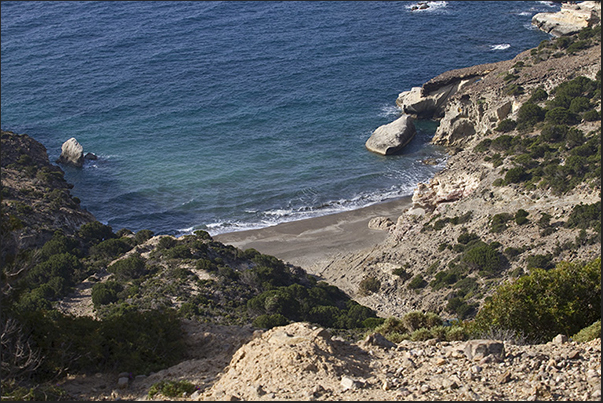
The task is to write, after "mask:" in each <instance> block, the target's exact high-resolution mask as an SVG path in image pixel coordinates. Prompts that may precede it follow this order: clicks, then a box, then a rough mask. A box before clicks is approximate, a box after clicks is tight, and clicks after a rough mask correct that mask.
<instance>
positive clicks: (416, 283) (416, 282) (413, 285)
mask: <svg viewBox="0 0 603 403" xmlns="http://www.w3.org/2000/svg"><path fill="white" fill-rule="evenodd" d="M426 285H427V281H425V279H424V278H423V276H422V275H420V274H417V275H416V276H414V277H413V279H412V280H410V283H408V288H410V289H412V290H417V289H419V288H424V287H425V286H426Z"/></svg>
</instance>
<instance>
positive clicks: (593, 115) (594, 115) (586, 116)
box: [582, 109, 601, 122]
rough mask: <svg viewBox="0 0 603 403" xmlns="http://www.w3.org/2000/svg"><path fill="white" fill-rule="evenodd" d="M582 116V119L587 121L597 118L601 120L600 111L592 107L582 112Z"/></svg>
mask: <svg viewBox="0 0 603 403" xmlns="http://www.w3.org/2000/svg"><path fill="white" fill-rule="evenodd" d="M582 118H583V119H584V120H586V121H587V122H596V121H598V120H601V112H599V111H597V110H595V109H592V110H590V111H587V112H584V115H582Z"/></svg>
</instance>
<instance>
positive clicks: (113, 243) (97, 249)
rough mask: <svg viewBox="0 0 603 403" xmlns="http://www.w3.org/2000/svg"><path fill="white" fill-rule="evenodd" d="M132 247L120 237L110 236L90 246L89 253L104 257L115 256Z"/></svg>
mask: <svg viewBox="0 0 603 403" xmlns="http://www.w3.org/2000/svg"><path fill="white" fill-rule="evenodd" d="M130 249H132V246H130V244H128V243H127V242H125V241H124V240H122V239H120V238H111V239H107V240H105V241H102V242H99V243H98V244H96V245H94V246H93V247H91V248H90V254H91V255H98V256H101V257H104V258H115V257H117V256H119V255H122V254H124V253H126V252H127V251H129V250H130Z"/></svg>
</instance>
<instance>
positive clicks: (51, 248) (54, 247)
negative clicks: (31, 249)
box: [40, 230, 81, 259]
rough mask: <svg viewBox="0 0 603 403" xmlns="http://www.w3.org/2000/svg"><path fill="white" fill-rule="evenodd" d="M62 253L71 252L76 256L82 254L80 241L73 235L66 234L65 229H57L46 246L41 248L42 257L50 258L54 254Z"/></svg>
mask: <svg viewBox="0 0 603 403" xmlns="http://www.w3.org/2000/svg"><path fill="white" fill-rule="evenodd" d="M61 253H69V254H71V255H74V256H81V251H80V249H79V242H78V241H77V240H75V239H73V238H71V237H68V236H66V235H65V234H64V233H63V231H61V230H59V231H55V233H54V234H53V235H52V238H50V239H49V240H48V241H47V242H46V243H45V244H44V246H42V248H41V249H40V258H41V259H48V258H49V257H50V256H52V255H58V254H61Z"/></svg>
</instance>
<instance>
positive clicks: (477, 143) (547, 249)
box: [308, 25, 601, 317]
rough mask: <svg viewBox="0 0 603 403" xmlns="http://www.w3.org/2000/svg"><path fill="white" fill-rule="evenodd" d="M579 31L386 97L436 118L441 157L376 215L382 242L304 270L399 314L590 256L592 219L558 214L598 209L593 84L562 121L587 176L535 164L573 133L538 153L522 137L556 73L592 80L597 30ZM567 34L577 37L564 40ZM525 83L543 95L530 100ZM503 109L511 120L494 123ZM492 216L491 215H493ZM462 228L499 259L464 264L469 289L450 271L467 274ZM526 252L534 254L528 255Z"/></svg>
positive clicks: (596, 233) (597, 65)
mask: <svg viewBox="0 0 603 403" xmlns="http://www.w3.org/2000/svg"><path fill="white" fill-rule="evenodd" d="M598 27H599V28H598V32H599V34H598V35H599V37H598V38H600V25H598ZM585 32H590V31H585ZM586 36H587V34H583V35H582V36H579V35H574V36H573V37H569V38H570V39H567V37H566V39H567V40H568V41H569V42H566V41H565V39H564V40H563V41H561V40H560V39H557V41H559V42H556V41H555V40H552V41H549V42H543V43H542V44H541V45H540V46H539V47H538V48H535V49H531V50H527V51H525V52H522V53H520V54H519V55H517V56H516V57H515V58H513V59H512V60H506V61H502V62H499V63H490V64H485V65H479V66H472V67H468V68H464V69H457V70H452V71H448V72H445V73H443V74H441V75H439V76H437V77H435V78H433V79H431V80H429V81H428V82H427V83H425V84H424V85H423V86H422V87H417V88H413V89H412V90H411V91H408V92H403V93H401V94H400V96H399V98H398V100H397V104H398V105H399V106H400V107H401V109H402V110H403V111H404V112H406V113H409V114H412V115H414V116H416V117H418V118H426V117H431V118H433V119H438V120H439V126H438V128H437V130H436V133H435V135H434V137H433V139H432V142H433V143H434V144H440V145H443V146H445V147H447V149H448V151H449V158H448V161H447V166H446V168H445V169H444V170H443V171H441V172H439V173H438V174H436V175H435V176H434V178H432V179H431V180H430V181H429V182H428V183H421V184H419V185H418V187H417V188H416V189H415V191H414V194H413V206H412V208H410V209H408V210H407V211H406V212H405V213H404V214H403V215H402V216H400V217H399V218H398V220H397V223H396V225H394V226H390V227H388V230H389V232H390V236H389V238H388V239H387V240H386V241H385V242H384V243H383V244H381V245H379V246H377V247H375V248H372V249H367V250H365V251H363V252H361V253H357V254H351V255H347V256H344V257H342V258H338V259H333V260H331V261H330V262H327V263H324V264H321V265H318V266H316V267H312V268H308V271H309V272H311V273H313V274H317V275H320V276H322V277H323V278H325V279H326V280H327V281H329V282H331V283H333V284H336V285H337V286H339V287H340V288H342V289H343V290H345V291H346V292H348V293H350V295H353V296H354V297H355V298H357V300H358V301H359V302H361V303H362V304H365V305H367V306H370V307H372V308H373V309H376V310H377V311H378V312H379V313H380V314H381V315H383V316H386V317H387V316H396V317H400V316H401V315H404V314H405V313H407V312H409V311H412V310H425V311H434V312H438V313H440V314H441V315H443V316H446V315H451V316H456V315H459V314H460V316H461V317H465V315H467V314H468V313H467V312H475V311H476V310H477V309H478V307H479V306H481V305H482V303H483V301H484V299H485V298H487V297H488V295H490V294H491V292H492V290H493V289H494V288H495V287H496V286H498V285H500V284H503V283H505V282H507V281H509V280H510V279H513V278H514V277H516V276H518V275H519V274H520V273H525V272H528V271H529V268H530V267H535V266H534V265H537V266H539V267H542V266H543V265H546V266H547V267H552V265H554V264H556V263H558V262H560V261H575V260H589V259H592V258H594V257H596V256H600V254H601V245H600V229H597V227H596V225H595V226H594V227H589V228H584V227H583V228H579V227H576V226H572V225H571V222H568V221H569V220H570V217H571V216H572V213H573V212H574V210H575V209H576V206H578V205H591V206H593V207H594V208H595V209H598V212H599V213H598V214H599V218H598V219H599V220H600V204H598V205H597V204H596V203H597V202H600V198H601V186H600V171H598V170H599V169H600V162H597V160H598V159H600V135H601V120H600V119H601V118H600V110H601V101H600V95H596V94H600V90H599V92H598V93H596V91H595V93H596V94H595V95H592V94H591V95H592V96H593V97H594V98H593V99H592V100H591V101H590V102H591V103H590V104H589V105H590V107H591V108H593V109H594V111H595V112H592V115H593V116H595V117H594V118H593V120H586V119H583V118H580V117H578V118H576V120H574V121H573V122H572V123H571V124H570V125H569V126H567V127H568V128H570V127H571V130H572V131H574V130H575V133H580V136H581V137H580V140H579V141H580V143H579V144H581V145H584V144H591V145H592V149H591V151H590V153H592V154H589V155H590V157H591V160H592V162H593V165H592V166H591V168H592V169H593V170H594V171H593V172H594V177H593V178H594V179H584V178H583V179H579V178H574V179H572V177H573V176H574V175H573V174H571V173H569V171H567V170H566V171H563V169H567V168H562V169H561V170H558V171H556V173H555V174H554V175H558V176H557V177H548V179H546V178H547V174H545V173H544V171H542V170H551V172H552V171H553V167H552V166H550V167H549V168H545V167H546V166H547V165H550V164H549V163H550V162H551V161H553V162H555V164H554V165H555V167H557V166H559V165H561V166H564V165H565V164H566V163H567V161H571V160H572V159H574V158H576V157H572V154H573V153H574V154H575V152H576V151H574V152H572V151H571V150H569V148H570V147H575V146H576V145H575V144H574V145H569V144H567V143H565V140H560V139H557V140H554V141H548V142H546V141H545V143H546V144H547V145H546V146H545V147H546V148H547V150H548V153H543V154H541V155H540V157H537V156H536V154H535V153H534V152H533V148H532V147H536V143H537V142H540V141H541V140H542V139H543V138H544V137H546V136H548V135H550V132H551V130H552V129H551V128H552V127H553V126H555V124H553V123H551V122H550V121H549V119H551V120H552V119H553V118H552V115H553V113H551V114H550V115H549V118H548V119H545V118H544V113H545V111H546V108H547V105H549V106H548V108H549V109H551V108H553V106H556V107H560V106H558V105H561V99H562V96H561V95H560V96H559V99H558V100H557V101H555V91H556V89H557V88H558V87H559V86H560V85H561V84H562V83H567V82H570V81H572V80H574V79H577V77H585V78H586V79H587V80H592V81H593V82H596V83H597V84H596V85H595V86H598V87H597V88H600V69H601V44H600V39H594V40H592V42H590V46H586V45H585V44H584V43H585V42H581V41H587V40H586V39H580V38H585V37H586ZM572 43H577V44H578V45H577V46H574V48H572V45H571V44H572ZM579 47H582V48H581V49H578V48H579ZM578 81H579V80H578ZM564 85H566V86H571V85H570V84H564ZM537 90H538V91H544V92H545V93H546V94H547V97H546V98H545V99H541V100H539V101H534V93H535V92H536V91H537ZM559 92H560V91H559ZM539 93H540V92H539ZM581 95H584V94H581ZM564 96H565V95H564ZM568 102H569V101H568ZM524 104H530V105H532V104H534V105H537V106H538V110H540V111H541V112H539V113H542V116H541V120H540V121H539V122H538V123H537V124H536V125H534V126H530V127H527V126H525V125H523V126H524V127H521V126H522V125H520V124H518V123H519V122H521V121H522V119H524V118H525V116H524V115H523V114H525V110H526V108H525V107H524V108H523V109H522V106H523V105H524ZM567 108H569V103H568V105H567ZM597 113H598V115H597ZM503 121H504V122H505V123H509V124H510V125H511V126H512V129H506V128H505V131H502V130H503V129H502V128H501V122H503ZM556 123H559V122H556ZM516 125H517V126H516ZM558 126H559V125H558ZM561 126H563V125H560V126H559V127H561ZM499 137H500V138H499ZM503 140H504V141H503ZM499 142H500V144H499ZM503 143H504V144H503ZM520 143H521V144H520ZM490 145H492V147H491V146H490ZM542 145H544V144H542ZM597 147H598V148H597ZM553 149H554V150H555V151H553ZM545 154H546V155H545ZM522 155H523V156H522ZM585 161H586V160H584V162H583V163H585V164H586V162H585ZM509 172H511V174H513V173H516V172H525V173H526V176H522V177H521V178H520V179H517V178H515V179H512V178H511V174H508V173H509ZM562 172H563V173H562ZM596 172H599V174H597V173H596ZM577 175H578V176H580V175H582V174H577ZM597 175H598V176H597ZM528 177H529V178H530V179H529V180H528ZM545 179H546V180H545ZM572 180H574V181H576V185H575V186H573V187H572V188H571V189H567V190H564V189H561V188H562V187H563V186H562V185H560V184H565V183H569V182H570V181H572ZM555 184H557V185H555ZM521 211H524V212H527V213H528V215H527V217H528V218H529V222H527V223H522V224H521V225H520V224H517V223H516V222H515V217H516V216H517V214H518V212H521ZM522 214H523V213H522ZM542 217H545V219H544V220H543V219H542ZM547 217H549V218H547ZM547 220H548V223H545V221H547ZM499 221H503V225H501V226H497V223H498V222H499ZM547 228H548V229H547ZM599 228H600V227H599ZM466 234H470V236H471V237H473V238H474V239H477V240H480V241H481V242H484V243H486V244H492V243H495V244H494V245H496V246H497V250H498V251H499V253H500V255H501V256H502V259H503V261H504V264H501V268H500V271H498V272H497V273H496V274H495V275H491V276H484V275H479V274H477V273H474V274H472V275H470V278H473V279H474V281H475V283H476V284H477V285H474V286H472V287H471V291H468V289H464V288H463V286H462V285H461V284H459V283H457V281H458V279H460V278H464V277H465V276H466V275H467V274H468V272H467V271H466V270H465V269H461V268H460V266H462V264H461V263H462V261H463V260H464V259H466V255H465V254H464V253H465V252H466V251H465V252H464V251H463V248H464V245H463V243H462V242H461V240H463V239H464V238H463V237H467V236H468V235H466ZM584 237H586V238H589V239H590V240H586V239H585V238H584ZM581 239H582V240H581ZM538 259H542V260H543V262H540V263H538V264H536V263H535V262H536V260H538ZM544 260H546V262H547V263H544ZM463 270H465V271H463ZM342 273H345V276H343V275H342ZM365 278H376V279H378V280H379V281H380V283H381V288H380V290H379V291H378V292H375V293H372V294H371V295H368V296H363V295H362V293H361V292H359V287H358V285H359V284H360V282H361V281H362V280H363V279H365ZM455 278H456V279H455ZM419 279H421V281H419ZM446 279H447V280H446ZM413 280H415V283H413ZM451 300H453V303H451V302H450V301H451ZM459 304H460V305H459ZM453 305H457V306H456V309H455V308H454V307H453ZM461 312H463V313H462V314H461Z"/></svg>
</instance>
